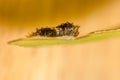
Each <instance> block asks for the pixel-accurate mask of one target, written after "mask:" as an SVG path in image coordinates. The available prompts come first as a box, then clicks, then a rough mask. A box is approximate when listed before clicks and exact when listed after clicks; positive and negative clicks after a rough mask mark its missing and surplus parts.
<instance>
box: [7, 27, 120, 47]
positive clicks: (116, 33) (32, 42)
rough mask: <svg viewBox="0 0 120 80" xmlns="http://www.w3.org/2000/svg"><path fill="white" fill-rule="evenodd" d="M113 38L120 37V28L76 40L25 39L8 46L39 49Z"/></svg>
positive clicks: (92, 33)
mask: <svg viewBox="0 0 120 80" xmlns="http://www.w3.org/2000/svg"><path fill="white" fill-rule="evenodd" d="M113 37H120V28H117V29H110V30H102V31H95V32H91V33H89V34H87V35H85V36H82V37H78V38H77V39H75V40H63V39H55V38H52V39H31V38H28V39H26V38H23V39H17V40H13V41H10V42H8V44H11V45H18V46H24V47H38V46H39V47H40V46H48V45H63V44H64V45H68V44H80V43H86V42H94V41H99V40H104V39H109V38H113Z"/></svg>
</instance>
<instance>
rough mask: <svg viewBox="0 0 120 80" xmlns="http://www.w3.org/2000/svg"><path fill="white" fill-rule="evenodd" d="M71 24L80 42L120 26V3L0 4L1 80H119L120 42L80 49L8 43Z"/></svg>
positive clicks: (24, 0)
mask: <svg viewBox="0 0 120 80" xmlns="http://www.w3.org/2000/svg"><path fill="white" fill-rule="evenodd" d="M66 21H70V22H73V23H74V24H77V25H80V26H81V28H80V30H79V31H80V36H81V35H84V34H87V33H89V32H91V31H96V30H102V29H108V28H113V27H114V26H118V25H120V1H119V0H0V41H1V43H0V80H120V59H119V57H120V48H119V47H120V38H113V39H108V40H103V41H99V42H91V43H85V44H77V45H69V46H65V45H60V46H45V47H27V48H26V47H19V46H13V45H8V44H7V42H8V41H10V40H14V39H17V38H22V37H24V36H25V35H26V34H27V33H28V32H31V31H34V29H35V28H36V27H41V26H50V27H52V26H55V25H57V24H60V23H63V22H66Z"/></svg>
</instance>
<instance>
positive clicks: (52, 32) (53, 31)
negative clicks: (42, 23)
mask: <svg viewBox="0 0 120 80" xmlns="http://www.w3.org/2000/svg"><path fill="white" fill-rule="evenodd" d="M79 27H80V26H76V25H73V23H69V22H66V23H63V24H61V25H58V26H56V27H53V28H50V27H43V28H36V31H35V32H32V33H31V34H30V35H28V36H27V37H35V36H40V37H62V36H72V37H77V36H78V34H79V31H78V29H79Z"/></svg>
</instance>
